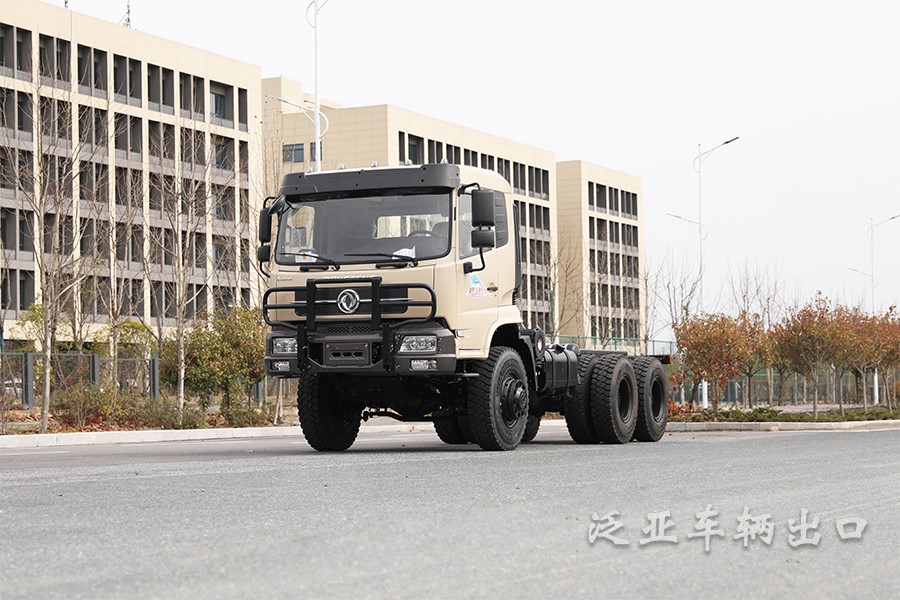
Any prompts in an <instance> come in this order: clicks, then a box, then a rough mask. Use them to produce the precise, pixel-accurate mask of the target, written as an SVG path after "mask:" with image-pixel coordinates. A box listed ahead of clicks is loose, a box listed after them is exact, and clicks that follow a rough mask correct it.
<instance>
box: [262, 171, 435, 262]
mask: <svg viewBox="0 0 900 600" xmlns="http://www.w3.org/2000/svg"><path fill="white" fill-rule="evenodd" d="M358 194H359V193H358V192H357V193H356V195H354V193H353V192H340V193H328V194H312V195H309V196H303V197H301V198H299V199H298V200H297V201H294V200H293V199H291V200H290V201H289V202H288V208H287V209H286V210H285V212H284V213H282V215H281V219H280V225H279V231H278V243H277V246H276V248H275V260H276V262H278V263H279V264H309V263H316V262H322V261H324V260H326V259H327V260H330V261H336V262H337V263H339V264H352V263H372V262H390V261H392V260H397V261H409V259H415V260H422V259H428V258H438V257H441V256H444V255H446V254H447V253H448V252H449V251H450V190H447V189H440V190H436V189H431V188H419V189H412V190H385V191H383V192H381V191H378V192H374V193H373V192H372V191H371V190H369V191H367V192H366V193H365V195H358ZM319 257H321V258H319Z"/></svg>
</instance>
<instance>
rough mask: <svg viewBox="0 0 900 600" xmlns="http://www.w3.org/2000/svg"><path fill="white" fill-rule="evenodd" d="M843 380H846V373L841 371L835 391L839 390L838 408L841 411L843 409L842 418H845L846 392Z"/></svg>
mask: <svg viewBox="0 0 900 600" xmlns="http://www.w3.org/2000/svg"><path fill="white" fill-rule="evenodd" d="M843 379H844V372H843V371H841V372H840V373H838V374H837V382H835V389H836V390H837V401H838V406H839V407H840V409H841V416H842V417H843V416H844V393H843V392H844V385H843Z"/></svg>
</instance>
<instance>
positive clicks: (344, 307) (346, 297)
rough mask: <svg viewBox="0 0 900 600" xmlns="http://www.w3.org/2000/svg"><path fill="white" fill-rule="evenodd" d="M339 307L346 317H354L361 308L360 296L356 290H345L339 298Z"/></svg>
mask: <svg viewBox="0 0 900 600" xmlns="http://www.w3.org/2000/svg"><path fill="white" fill-rule="evenodd" d="M337 305H338V308H339V309H340V311H341V312H342V313H344V314H345V315H352V314H353V313H355V312H356V309H358V308H359V294H357V293H356V291H355V290H349V289H348V290H343V291H342V292H341V293H340V294H338V297H337Z"/></svg>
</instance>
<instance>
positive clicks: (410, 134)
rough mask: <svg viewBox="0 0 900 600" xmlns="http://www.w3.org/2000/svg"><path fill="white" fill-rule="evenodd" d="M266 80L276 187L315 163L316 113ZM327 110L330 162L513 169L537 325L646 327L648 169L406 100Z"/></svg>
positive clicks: (602, 333) (635, 332) (300, 96)
mask: <svg viewBox="0 0 900 600" xmlns="http://www.w3.org/2000/svg"><path fill="white" fill-rule="evenodd" d="M262 88H263V94H264V99H263V106H264V115H265V118H264V121H265V128H266V135H265V136H264V137H265V139H266V140H269V142H268V144H269V147H268V148H267V150H266V151H265V152H264V156H265V158H264V163H265V164H266V165H267V166H266V172H267V173H270V174H271V177H270V178H269V179H270V180H269V183H268V187H269V190H270V193H275V191H276V190H277V187H278V182H279V181H280V178H281V177H282V176H283V174H284V173H288V172H294V171H305V170H309V169H312V168H314V167H315V157H316V154H315V149H314V144H315V142H314V137H315V132H314V126H313V122H312V119H311V118H309V116H308V111H303V110H301V109H299V108H298V107H297V106H296V104H303V103H306V105H309V102H310V101H311V100H312V98H311V97H310V96H309V95H308V94H306V93H304V92H303V89H302V86H301V85H300V84H299V83H296V82H292V81H289V80H286V79H283V78H272V79H265V80H264V81H263V85H262ZM279 98H280V99H288V100H290V101H291V102H292V103H291V104H289V103H286V102H283V101H282V100H279ZM322 112H323V113H324V114H325V115H326V116H327V119H328V131H327V134H326V135H324V136H323V142H322V169H323V170H327V169H337V168H347V169H353V168H363V167H369V166H371V165H373V164H376V163H377V164H379V165H382V166H389V165H394V166H398V165H403V164H423V163H438V162H441V161H442V160H446V161H447V162H450V163H456V164H465V165H475V166H480V167H483V168H487V169H491V170H494V171H497V172H498V173H500V174H501V175H503V177H505V178H506V180H507V181H508V182H509V183H510V186H511V187H512V190H513V197H514V202H515V207H516V210H517V211H518V217H519V232H518V233H519V237H518V241H519V248H520V255H521V257H522V261H523V265H522V266H523V269H522V271H523V274H524V276H525V278H526V280H525V281H523V285H522V288H521V296H520V307H521V308H522V310H523V318H524V319H525V321H526V323H527V324H529V325H530V326H533V327H540V328H542V329H544V330H545V331H552V332H555V333H556V334H558V335H562V336H565V338H564V339H572V340H573V341H576V342H578V343H579V344H582V345H587V346H590V347H596V348H600V347H610V346H611V345H617V340H618V339H619V338H639V337H641V335H640V333H641V331H642V326H641V323H642V321H643V315H644V314H645V310H644V306H645V304H644V302H645V299H644V297H643V291H642V286H641V284H640V265H641V264H642V262H643V261H642V258H641V255H642V252H643V245H642V244H641V237H640V236H641V231H642V226H641V221H640V219H641V215H642V213H643V211H642V210H641V204H642V202H643V192H642V187H641V180H640V178H638V177H635V176H633V175H628V174H625V173H620V172H618V171H613V170H611V169H607V168H603V167H599V166H597V165H591V164H589V163H586V162H583V161H571V162H557V160H556V156H555V154H554V153H553V152H551V151H549V150H545V149H541V148H536V147H533V146H529V145H526V144H520V143H517V142H514V141H511V140H507V139H504V138H500V137H497V136H493V135H490V134H487V133H484V132H481V131H476V130H474V129H470V128H467V127H464V126H462V125H457V124H453V123H448V122H446V121H442V120H440V119H435V118H432V117H428V116H425V115H421V114H418V113H414V112H411V111H408V110H404V109H402V108H398V107H396V106H388V105H379V106H366V107H342V106H341V105H339V104H336V103H333V102H323V103H322ZM563 239H565V240H566V243H565V244H559V243H558V241H559V240H563ZM629 348H630V349H633V350H635V351H637V350H638V348H637V346H635V345H634V344H632V345H630V346H629Z"/></svg>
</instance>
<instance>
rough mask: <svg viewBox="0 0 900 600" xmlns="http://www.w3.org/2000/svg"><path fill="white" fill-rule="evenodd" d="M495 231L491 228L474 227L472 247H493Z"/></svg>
mask: <svg viewBox="0 0 900 600" xmlns="http://www.w3.org/2000/svg"><path fill="white" fill-rule="evenodd" d="M494 245H495V242H494V232H493V231H491V230H490V229H473V230H472V247H473V248H493V247H494Z"/></svg>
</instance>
